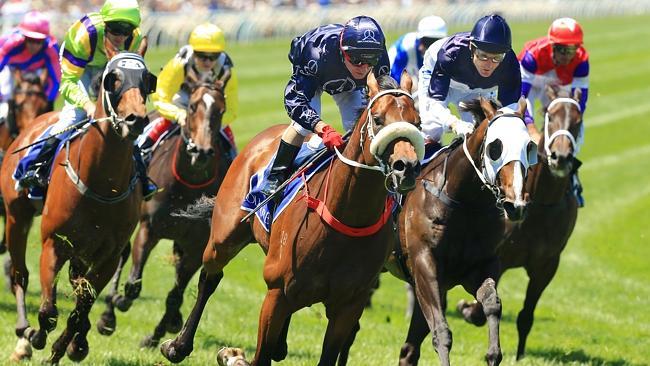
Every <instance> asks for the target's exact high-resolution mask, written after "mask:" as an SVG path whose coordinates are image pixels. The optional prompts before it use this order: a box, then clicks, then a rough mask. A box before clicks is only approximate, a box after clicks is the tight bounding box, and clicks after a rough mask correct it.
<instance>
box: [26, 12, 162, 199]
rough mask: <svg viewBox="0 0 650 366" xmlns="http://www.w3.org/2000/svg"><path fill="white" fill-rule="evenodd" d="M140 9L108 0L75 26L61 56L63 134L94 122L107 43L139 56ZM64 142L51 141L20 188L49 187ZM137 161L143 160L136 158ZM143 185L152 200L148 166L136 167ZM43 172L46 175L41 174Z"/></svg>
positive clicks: (153, 189)
mask: <svg viewBox="0 0 650 366" xmlns="http://www.w3.org/2000/svg"><path fill="white" fill-rule="evenodd" d="M139 25H140V7H139V6H138V2H137V0H106V2H105V3H104V5H103V6H102V8H101V9H100V11H99V12H93V13H88V14H86V15H84V16H83V17H82V18H81V19H80V20H78V21H77V22H75V23H74V24H73V25H72V26H71V27H70V29H68V32H67V33H66V36H65V41H64V43H63V49H62V52H61V59H60V60H61V70H62V77H61V95H62V96H63V98H64V101H65V104H64V106H63V110H62V111H61V114H60V116H59V121H58V122H57V123H56V125H55V126H54V128H53V130H54V131H61V130H63V129H64V128H66V127H69V126H71V125H73V124H75V123H76V122H79V121H81V120H83V119H85V118H88V119H89V120H92V118H93V116H94V114H95V103H94V102H93V101H92V100H91V97H93V98H95V97H96V96H95V95H93V94H94V93H93V90H92V88H91V82H92V81H93V80H94V79H95V78H97V77H100V76H101V74H102V73H103V71H104V68H105V67H106V64H107V63H108V59H107V58H106V51H105V49H104V39H106V40H108V42H110V43H111V44H112V45H113V46H114V47H116V48H117V49H120V50H127V51H131V52H135V51H136V50H137V49H138V47H139V46H140V42H141V41H142V35H141V34H140V29H139V28H138V26H139ZM59 143H60V141H59V139H58V138H57V137H56V136H52V137H50V138H49V139H48V140H47V141H46V142H45V144H44V146H43V148H42V149H41V151H40V152H39V154H38V156H37V157H36V158H35V160H34V162H33V163H32V164H31V166H30V168H29V169H28V171H27V172H26V173H25V175H24V176H23V178H22V179H21V180H20V182H19V184H20V185H21V186H22V187H29V186H45V185H46V184H47V180H48V176H47V175H48V172H47V170H48V169H47V168H46V167H47V166H48V165H49V162H50V160H51V159H52V158H53V156H54V152H55V150H56V148H57V146H58V145H59ZM134 155H135V156H136V161H138V158H139V156H140V154H139V153H136V154H134ZM41 168H43V169H41ZM136 168H137V169H138V174H139V176H140V178H141V179H142V183H143V191H142V193H143V196H144V197H145V199H146V198H150V197H151V196H152V195H153V194H154V193H155V192H156V186H155V185H154V184H153V183H150V182H149V179H148V178H147V176H146V169H145V167H144V165H143V164H142V163H141V162H139V163H137V164H136ZM41 170H43V171H41Z"/></svg>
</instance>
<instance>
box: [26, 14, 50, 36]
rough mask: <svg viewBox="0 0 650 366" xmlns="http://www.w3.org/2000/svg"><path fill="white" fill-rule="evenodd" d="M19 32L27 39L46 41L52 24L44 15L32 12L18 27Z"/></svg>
mask: <svg viewBox="0 0 650 366" xmlns="http://www.w3.org/2000/svg"><path fill="white" fill-rule="evenodd" d="M18 30H19V31H20V33H22V35H23V36H25V37H27V38H32V39H45V38H47V37H48V36H49V35H50V22H49V21H48V20H47V18H45V15H43V13H41V12H38V11H30V12H29V13H27V14H25V17H24V18H23V21H22V22H20V24H19V25H18Z"/></svg>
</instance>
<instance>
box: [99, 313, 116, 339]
mask: <svg viewBox="0 0 650 366" xmlns="http://www.w3.org/2000/svg"><path fill="white" fill-rule="evenodd" d="M97 331H98V332H99V334H101V335H104V336H109V335H111V334H113V333H114V332H115V315H114V314H111V313H109V314H107V313H104V314H102V316H101V318H99V320H98V321H97Z"/></svg>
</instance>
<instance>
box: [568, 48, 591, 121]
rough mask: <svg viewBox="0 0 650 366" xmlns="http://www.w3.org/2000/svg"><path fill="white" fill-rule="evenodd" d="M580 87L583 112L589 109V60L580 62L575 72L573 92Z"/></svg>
mask: <svg viewBox="0 0 650 366" xmlns="http://www.w3.org/2000/svg"><path fill="white" fill-rule="evenodd" d="M576 88H580V91H581V92H582V94H581V95H580V101H579V103H580V108H581V109H582V113H583V114H584V113H585V109H587V98H588V97H589V60H586V61H584V62H582V63H580V64H579V65H578V66H577V67H576V69H575V71H574V72H573V81H572V82H571V92H572V93H573V91H574V90H575V89H576Z"/></svg>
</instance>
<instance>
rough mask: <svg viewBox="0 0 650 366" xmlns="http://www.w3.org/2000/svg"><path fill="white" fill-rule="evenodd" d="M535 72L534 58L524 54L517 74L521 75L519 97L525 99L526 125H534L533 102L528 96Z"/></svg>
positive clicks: (526, 53) (529, 54) (528, 53)
mask: <svg viewBox="0 0 650 366" xmlns="http://www.w3.org/2000/svg"><path fill="white" fill-rule="evenodd" d="M536 70H537V61H535V58H534V57H533V55H532V54H531V53H530V52H525V53H524V55H523V57H522V59H521V62H520V67H519V72H520V74H521V95H523V96H524V98H526V113H525V115H524V122H526V125H529V124H534V123H535V118H534V117H533V108H534V107H535V103H534V102H535V101H534V100H531V99H530V98H529V95H530V90H531V89H532V87H533V82H534V80H535V71H536Z"/></svg>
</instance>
